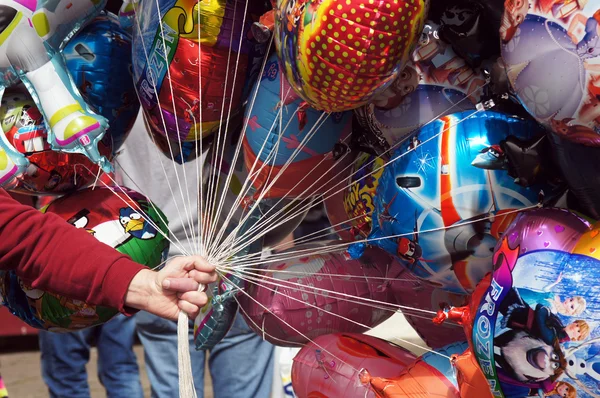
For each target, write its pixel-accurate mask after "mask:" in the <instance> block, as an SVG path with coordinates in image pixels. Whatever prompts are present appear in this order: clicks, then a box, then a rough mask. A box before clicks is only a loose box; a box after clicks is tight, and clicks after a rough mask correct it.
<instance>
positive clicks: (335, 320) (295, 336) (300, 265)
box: [239, 241, 394, 347]
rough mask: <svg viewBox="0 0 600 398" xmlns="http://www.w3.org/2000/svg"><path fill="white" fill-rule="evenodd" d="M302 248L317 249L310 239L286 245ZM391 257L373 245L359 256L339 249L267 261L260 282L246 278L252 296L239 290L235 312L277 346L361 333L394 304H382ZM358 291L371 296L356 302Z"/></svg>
mask: <svg viewBox="0 0 600 398" xmlns="http://www.w3.org/2000/svg"><path fill="white" fill-rule="evenodd" d="M336 243H338V242H335V241H332V242H326V243H323V245H324V246H327V245H333V244H336ZM306 248H313V249H316V248H315V245H314V244H313V245H304V246H296V247H295V248H293V249H290V250H292V251H297V250H302V249H306ZM391 261H392V260H391V258H390V256H389V255H387V254H386V253H385V252H383V251H382V250H380V249H377V248H373V249H368V250H367V251H366V252H365V255H364V256H363V257H362V258H361V259H359V260H353V259H351V258H350V257H349V256H348V255H347V254H346V253H344V252H342V253H328V254H311V255H307V256H305V257H300V258H296V259H292V260H288V261H285V262H279V263H272V264H270V265H269V266H268V270H269V271H271V272H265V273H264V274H265V276H264V279H263V280H262V282H261V283H260V284H259V285H256V284H248V287H247V289H246V291H247V293H248V294H249V295H250V296H251V297H252V299H251V298H249V297H248V296H246V295H245V294H244V295H242V296H240V299H239V301H240V305H241V310H240V312H241V313H242V314H243V315H244V316H245V317H246V320H247V323H248V325H250V327H252V328H253V329H254V330H255V331H256V333H258V334H259V335H261V336H263V337H264V338H265V339H266V340H267V341H269V342H271V343H273V344H276V345H279V346H292V347H293V346H301V345H303V344H305V343H307V342H308V341H309V339H314V338H315V337H318V336H321V335H325V334H330V333H337V332H354V333H362V332H364V331H366V330H368V329H370V328H372V327H374V326H376V325H378V324H380V323H381V322H383V321H384V320H386V319H388V318H389V317H390V316H392V314H393V313H394V309H393V307H389V308H385V307H384V306H385V304H386V303H393V302H394V297H393V295H392V294H391V290H390V282H389V281H388V280H386V278H389V277H390V275H389V273H388V270H389V264H390V263H391ZM273 271H275V272H273ZM269 277H270V278H274V279H269ZM273 283H275V285H274V284H273ZM276 285H277V286H276ZM336 293H340V294H336ZM357 297H360V298H366V299H370V300H373V301H374V302H372V303H369V302H367V303H365V302H364V301H362V302H359V300H358V299H357ZM373 305H374V306H375V307H373Z"/></svg>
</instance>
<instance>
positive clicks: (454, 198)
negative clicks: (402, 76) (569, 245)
mask: <svg viewBox="0 0 600 398" xmlns="http://www.w3.org/2000/svg"><path fill="white" fill-rule="evenodd" d="M543 134H544V130H543V129H542V128H541V127H540V126H539V125H538V124H537V123H535V122H533V121H527V120H523V119H520V118H517V117H512V116H507V115H504V114H501V113H496V112H475V111H465V112H459V113H454V114H452V115H448V116H445V117H442V118H440V119H437V120H436V121H434V122H432V123H430V124H428V125H427V126H425V127H423V128H421V129H420V130H419V131H418V132H416V133H415V134H413V135H411V136H410V137H409V138H408V140H407V141H406V142H407V144H406V145H404V146H403V147H402V148H399V149H398V150H396V151H395V152H394V153H393V154H392V160H393V162H391V163H390V164H389V165H388V166H386V168H385V170H384V172H383V175H382V176H381V178H380V180H379V186H378V188H377V192H376V195H375V197H374V212H373V229H372V231H371V234H370V235H369V238H368V239H369V243H371V244H373V245H377V246H380V247H382V248H383V249H385V250H386V251H388V252H389V253H391V254H393V255H395V256H396V258H398V260H399V261H400V262H401V263H402V264H403V265H404V266H406V267H407V268H408V269H409V270H410V271H412V272H413V273H414V274H415V275H416V276H418V277H420V278H423V279H426V280H428V281H430V282H432V283H434V284H436V285H438V286H440V287H442V288H445V289H447V290H450V291H454V292H457V293H464V292H471V291H472V290H473V289H474V288H475V286H476V285H477V283H478V282H479V281H480V280H481V279H482V278H483V276H485V274H486V273H488V272H490V271H491V270H492V267H493V262H492V255H493V250H494V247H495V245H496V242H497V241H498V239H499V238H500V237H501V236H502V233H503V232H504V230H505V229H506V228H507V227H508V225H509V224H510V222H511V221H512V219H513V218H514V217H515V216H516V214H517V211H518V209H523V208H526V207H530V206H535V205H536V204H538V202H539V201H540V200H541V198H543V194H542V192H543V193H545V194H546V195H548V194H551V195H552V194H556V193H557V192H558V191H559V190H560V189H559V188H558V187H555V186H553V185H551V184H550V183H547V182H546V181H542V182H537V183H535V184H531V185H529V186H522V185H519V184H518V180H517V179H515V178H514V177H513V176H511V175H510V174H512V173H509V170H511V169H512V167H513V166H514V164H513V163H511V162H509V159H508V156H507V152H508V149H506V148H507V147H506V146H505V143H506V140H507V139H508V140H509V141H510V142H511V143H514V142H517V143H523V147H526V146H527V143H528V142H531V141H532V140H535V139H536V137H539V136H540V135H543ZM511 159H512V158H511Z"/></svg>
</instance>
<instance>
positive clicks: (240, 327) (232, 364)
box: [135, 312, 274, 398]
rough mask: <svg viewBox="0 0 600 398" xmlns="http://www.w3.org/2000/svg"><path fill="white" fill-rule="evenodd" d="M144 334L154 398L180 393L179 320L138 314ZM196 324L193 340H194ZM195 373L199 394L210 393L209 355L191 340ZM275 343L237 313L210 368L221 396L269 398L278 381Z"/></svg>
mask: <svg viewBox="0 0 600 398" xmlns="http://www.w3.org/2000/svg"><path fill="white" fill-rule="evenodd" d="M135 317H136V321H137V326H138V336H139V338H140V340H141V341H142V344H143V345H144V353H145V359H146V370H147V372H148V378H149V379H150V385H151V386H152V398H166V397H169V398H177V397H179V375H178V370H177V323H176V322H173V321H167V320H164V319H162V318H159V317H157V316H155V315H151V314H149V313H147V312H140V313H138V314H137V315H136V316H135ZM192 331H193V328H192V327H190V341H191V339H192V338H193V336H192V333H193V332H192ZM190 347H192V348H191V350H190V352H191V356H192V372H193V374H194V384H195V386H196V393H197V395H198V398H202V397H204V369H205V361H206V354H205V352H204V351H196V350H195V349H194V348H193V347H194V345H193V342H191V343H190ZM273 352H274V347H273V346H272V345H271V344H269V343H267V342H266V341H263V340H262V338H261V337H260V336H258V335H256V334H255V333H254V332H252V330H251V329H250V328H249V327H248V325H247V324H246V321H244V318H243V317H242V316H241V315H239V314H238V315H237V316H236V318H235V321H234V323H233V327H232V328H231V330H230V331H229V333H228V334H227V336H225V338H224V339H223V341H221V342H220V343H219V344H217V345H216V346H215V347H214V348H213V349H212V350H211V351H210V353H209V356H208V368H209V370H210V374H211V377H212V383H213V392H214V397H215V398H269V396H270V393H271V384H272V382H273Z"/></svg>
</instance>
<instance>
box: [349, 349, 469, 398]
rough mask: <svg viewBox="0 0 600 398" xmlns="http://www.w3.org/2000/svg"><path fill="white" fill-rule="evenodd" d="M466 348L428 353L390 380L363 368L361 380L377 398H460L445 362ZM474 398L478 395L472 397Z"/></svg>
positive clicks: (453, 371) (451, 368)
mask: <svg viewBox="0 0 600 398" xmlns="http://www.w3.org/2000/svg"><path fill="white" fill-rule="evenodd" d="M467 348H468V345H467V344H466V343H455V344H451V345H449V346H447V347H444V348H442V349H439V350H436V351H435V352H431V353H427V354H425V355H423V356H420V357H419V358H417V359H416V360H415V361H414V362H413V363H411V364H409V365H408V366H407V367H406V369H405V370H404V371H403V372H402V373H401V374H399V375H397V374H396V375H394V376H392V377H389V376H388V377H386V376H379V375H378V373H376V372H375V371H373V370H372V369H369V368H368V367H366V366H365V367H364V368H363V369H364V370H363V371H362V372H361V374H360V380H361V382H362V383H364V384H365V385H367V386H368V388H369V390H370V392H371V393H373V392H374V393H375V396H376V397H378V398H401V397H407V398H410V397H414V398H417V397H431V396H439V397H447V398H459V397H460V396H461V395H460V393H459V391H458V382H457V376H458V375H457V373H456V368H455V367H454V366H452V362H451V360H449V359H448V358H449V357H451V356H456V355H460V354H462V353H463V352H464V351H465V350H466V349H467ZM440 354H441V355H440ZM374 376H375V377H374ZM475 396H477V397H479V396H481V395H473V397H475Z"/></svg>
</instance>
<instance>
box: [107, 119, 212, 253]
mask: <svg viewBox="0 0 600 398" xmlns="http://www.w3.org/2000/svg"><path fill="white" fill-rule="evenodd" d="M205 158H206V154H204V155H203V156H201V157H199V158H198V159H196V160H194V161H191V162H186V163H185V164H183V165H180V164H177V163H176V162H174V161H172V160H171V159H169V158H168V157H167V156H166V155H164V154H163V153H162V152H161V151H160V150H159V149H158V148H157V147H156V146H155V145H154V143H153V142H152V139H151V138H150V136H149V135H148V134H147V133H146V126H145V125H144V120H143V117H142V114H141V112H140V114H139V115H138V118H137V120H136V121H135V124H134V126H133V129H132V131H131V133H130V134H129V136H128V137H127V139H126V140H125V143H124V144H123V147H122V148H121V149H120V153H119V155H118V156H117V159H116V161H115V162H114V163H115V170H116V180H117V181H118V182H119V184H120V185H122V186H125V187H128V188H131V189H133V190H135V191H137V192H140V193H142V194H144V195H146V196H147V197H148V198H150V200H151V201H152V202H154V204H155V205H156V206H157V207H158V208H159V209H161V210H162V211H163V212H164V213H165V215H166V216H167V219H168V220H169V228H170V229H171V231H173V234H174V235H175V236H176V237H177V238H178V239H179V240H180V241H181V244H182V246H183V248H184V250H186V251H187V252H188V253H190V254H194V253H195V251H196V250H195V246H196V244H195V243H193V242H191V241H188V239H187V238H186V234H185V232H184V225H185V229H186V230H187V231H188V235H189V234H190V231H189V229H190V227H189V224H188V218H190V217H191V224H192V225H193V226H194V228H195V229H196V231H197V226H198V192H199V183H198V179H197V178H198V177H197V173H196V168H197V167H202V164H203V162H204V160H205ZM163 167H164V170H163ZM175 170H176V171H177V173H178V174H179V181H178V180H177V177H176V174H175ZM165 171H166V174H167V175H168V176H166V175H165ZM184 171H185V174H186V175H187V184H186V183H185V180H184ZM167 181H169V182H170V184H171V188H172V190H173V193H171V190H170V189H169V185H168V183H167ZM180 190H181V192H180ZM182 193H183V195H182ZM188 193H189V198H190V202H191V206H190V204H189V203H188ZM178 207H179V212H178V210H177V208H178ZM186 210H187V211H186ZM195 233H196V234H197V232H195ZM190 238H191V236H190ZM171 239H172V240H173V242H175V243H178V242H177V241H176V240H175V239H174V238H171ZM179 254H183V253H181V250H180V249H179V248H178V247H175V246H174V245H173V244H171V248H170V251H169V255H170V256H175V255H179Z"/></svg>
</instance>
